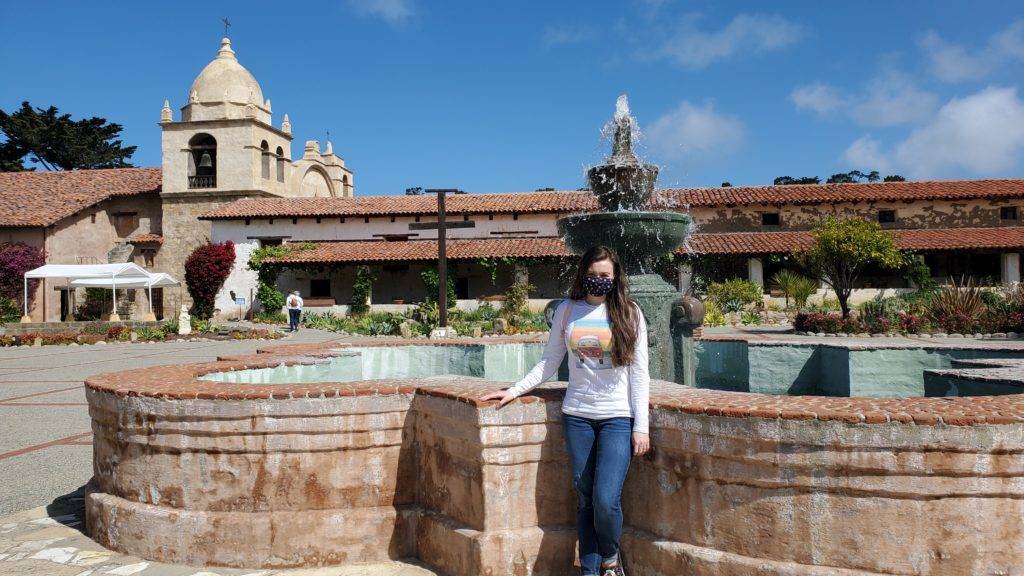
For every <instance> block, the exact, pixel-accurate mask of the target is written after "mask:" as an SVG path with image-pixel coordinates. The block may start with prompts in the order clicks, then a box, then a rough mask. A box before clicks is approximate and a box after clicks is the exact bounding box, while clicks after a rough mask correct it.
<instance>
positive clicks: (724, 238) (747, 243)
mask: <svg viewBox="0 0 1024 576" xmlns="http://www.w3.org/2000/svg"><path fill="white" fill-rule="evenodd" d="M892 232H893V233H894V234H895V235H896V245H897V246H899V247H900V248H901V249H903V250H920V251H931V250H962V249H978V250H980V249H1020V248H1024V227H1018V226H1015V227H1004V228H952V229H948V228H947V229H936V230H893V231H892ZM811 243H812V238H811V233H810V232H807V231H793V232H731V233H723V234H701V233H696V234H694V235H693V236H692V237H691V238H690V241H689V243H688V246H687V247H680V248H679V249H678V250H677V252H678V253H685V252H688V251H689V252H695V253H700V254H772V253H782V252H796V251H800V250H805V249H807V248H809V247H810V246H811ZM291 247H292V251H291V253H290V254H288V255H286V256H282V257H280V258H268V259H267V261H269V262H278V263H282V264H318V263H329V262H331V263H345V262H389V261H390V262H394V261H417V260H435V259H437V242H436V241H435V240H399V241H391V242H388V241H360V242H324V243H320V244H315V245H314V246H313V247H303V245H301V244H295V245H292V246H291ZM447 251H448V257H449V258H451V259H454V260H459V259H472V258H486V257H491V256H519V257H526V258H542V257H553V256H568V255H570V251H569V250H568V249H567V248H566V247H565V244H564V243H563V242H562V240H561V239H560V238H487V239H483V238H481V239H469V238H461V239H453V240H448V244H447Z"/></svg>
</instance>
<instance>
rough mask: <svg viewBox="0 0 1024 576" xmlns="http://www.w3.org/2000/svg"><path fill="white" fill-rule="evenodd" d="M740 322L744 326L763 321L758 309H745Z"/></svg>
mask: <svg viewBox="0 0 1024 576" xmlns="http://www.w3.org/2000/svg"><path fill="white" fill-rule="evenodd" d="M740 322H742V323H743V325H744V326H751V325H752V326H757V325H759V324H760V323H761V315H760V314H758V313H757V311H756V310H744V311H743V313H742V314H740Z"/></svg>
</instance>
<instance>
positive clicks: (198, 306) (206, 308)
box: [185, 240, 235, 319]
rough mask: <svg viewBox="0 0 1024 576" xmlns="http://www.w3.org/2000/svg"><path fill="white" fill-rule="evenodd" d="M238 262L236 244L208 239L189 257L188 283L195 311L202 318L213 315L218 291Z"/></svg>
mask: <svg viewBox="0 0 1024 576" xmlns="http://www.w3.org/2000/svg"><path fill="white" fill-rule="evenodd" d="M234 263H235V244H234V243H233V242H232V241H230V240H228V241H226V242H224V243H221V244H211V243H207V244H205V245H203V246H199V247H197V248H196V249H195V250H193V251H192V253H191V254H189V257H188V258H187V259H186V260H185V285H186V286H187V287H188V293H189V295H190V296H191V297H192V311H193V312H192V313H193V316H196V317H198V318H200V319H208V318H210V317H211V316H213V303H214V299H215V298H216V297H217V291H218V290H220V288H221V286H223V285H224V281H225V280H227V278H228V275H229V274H231V267H232V266H233V265H234Z"/></svg>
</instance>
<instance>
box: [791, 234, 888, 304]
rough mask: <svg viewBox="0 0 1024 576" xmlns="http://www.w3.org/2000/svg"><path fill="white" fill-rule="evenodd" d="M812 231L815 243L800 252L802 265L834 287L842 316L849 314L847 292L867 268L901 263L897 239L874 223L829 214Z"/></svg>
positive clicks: (885, 266) (848, 294)
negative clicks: (803, 251) (839, 217)
mask: <svg viewBox="0 0 1024 576" xmlns="http://www.w3.org/2000/svg"><path fill="white" fill-rule="evenodd" d="M812 234H813V235H814V245H813V246H811V248H810V249H809V250H808V251H807V252H805V253H804V254H802V260H803V262H804V266H805V267H806V269H807V270H810V271H812V272H813V274H814V275H815V276H816V277H817V278H819V279H820V280H821V281H823V282H825V283H826V284H828V285H829V286H831V287H832V289H833V290H835V293H836V298H838V299H839V308H840V309H841V310H842V311H843V318H846V317H848V316H849V315H850V305H849V299H850V293H851V292H852V291H853V286H854V284H855V283H856V281H857V279H858V278H859V277H860V275H861V273H863V272H864V270H865V269H866V268H867V267H869V266H878V267H880V268H886V269H898V268H901V267H902V266H903V264H904V256H903V253H902V252H900V251H899V250H898V249H897V248H896V240H895V239H894V238H893V236H892V235H891V234H889V233H888V232H886V231H884V230H882V228H881V226H879V225H878V223H877V222H869V221H866V220H859V219H855V218H846V219H838V218H834V217H832V216H829V217H828V218H825V219H824V220H822V221H820V222H819V223H818V225H817V226H815V228H814V230H813V231H812Z"/></svg>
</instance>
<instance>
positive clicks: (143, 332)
mask: <svg viewBox="0 0 1024 576" xmlns="http://www.w3.org/2000/svg"><path fill="white" fill-rule="evenodd" d="M135 333H136V334H137V335H138V337H139V340H163V339H164V338H166V337H167V335H166V334H164V331H163V330H161V329H159V328H149V327H146V326H143V327H142V328H139V329H138V330H136V331H135Z"/></svg>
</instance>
